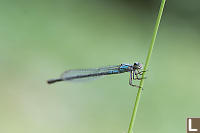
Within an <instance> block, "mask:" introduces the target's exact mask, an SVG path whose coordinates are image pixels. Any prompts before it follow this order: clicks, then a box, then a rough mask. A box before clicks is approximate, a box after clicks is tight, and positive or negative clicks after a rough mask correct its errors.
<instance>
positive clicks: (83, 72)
mask: <svg viewBox="0 0 200 133" xmlns="http://www.w3.org/2000/svg"><path fill="white" fill-rule="evenodd" d="M124 72H130V77H129V85H131V86H134V87H139V86H137V85H135V84H133V82H132V81H133V80H141V78H140V77H139V75H142V73H143V72H144V71H142V64H140V63H138V62H135V63H134V64H133V65H130V64H120V65H116V66H108V67H102V68H94V69H74V70H68V71H65V72H64V73H63V74H62V75H61V76H60V78H57V79H50V80H48V81H47V83H48V84H52V83H55V82H59V81H78V80H86V79H93V78H95V77H100V76H104V75H112V74H120V73H124Z"/></svg>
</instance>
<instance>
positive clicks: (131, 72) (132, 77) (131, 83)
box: [129, 71, 141, 88]
mask: <svg viewBox="0 0 200 133" xmlns="http://www.w3.org/2000/svg"><path fill="white" fill-rule="evenodd" d="M134 75H135V72H134V71H130V77H129V85H130V86H133V87H137V88H141V87H140V86H138V85H135V84H133V80H136V79H135V78H134Z"/></svg>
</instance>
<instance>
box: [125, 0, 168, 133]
mask: <svg viewBox="0 0 200 133" xmlns="http://www.w3.org/2000/svg"><path fill="white" fill-rule="evenodd" d="M165 1H166V0H162V2H161V5H160V10H159V13H158V16H157V20H156V24H155V27H154V31H153V36H152V40H151V43H150V47H149V51H148V55H147V58H146V63H145V66H144V72H143V74H142V80H141V81H140V88H139V89H138V92H137V96H136V100H135V106H134V108H133V113H132V117H131V121H130V125H129V129H128V133H132V130H133V126H134V122H135V117H136V113H137V109H138V105H139V101H140V97H141V93H142V88H143V84H144V80H143V79H144V77H145V74H146V70H147V67H148V65H149V61H150V58H151V54H152V51H153V47H154V43H155V40H156V36H157V32H158V28H159V24H160V20H161V17H162V13H163V9H164V6H165Z"/></svg>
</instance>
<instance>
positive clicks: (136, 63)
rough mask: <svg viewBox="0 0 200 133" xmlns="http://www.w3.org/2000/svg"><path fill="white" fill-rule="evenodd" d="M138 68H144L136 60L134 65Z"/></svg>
mask: <svg viewBox="0 0 200 133" xmlns="http://www.w3.org/2000/svg"><path fill="white" fill-rule="evenodd" d="M133 66H134V67H135V68H136V69H142V68H143V67H142V64H141V63H139V62H135V63H134V65H133Z"/></svg>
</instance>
